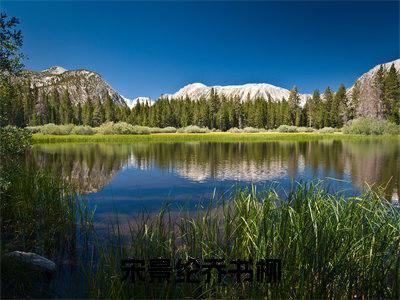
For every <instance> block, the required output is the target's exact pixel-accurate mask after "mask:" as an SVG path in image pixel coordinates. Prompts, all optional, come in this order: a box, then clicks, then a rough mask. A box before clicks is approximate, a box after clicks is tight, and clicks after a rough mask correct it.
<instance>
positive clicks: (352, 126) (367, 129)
mask: <svg viewBox="0 0 400 300" xmlns="http://www.w3.org/2000/svg"><path fill="white" fill-rule="evenodd" d="M342 131H343V133H346V134H366V135H382V134H391V135H396V134H400V126H399V125H396V124H393V123H391V122H389V121H387V120H378V119H373V118H358V119H354V120H351V121H350V122H348V123H347V124H346V125H345V126H344V127H343V129H342Z"/></svg>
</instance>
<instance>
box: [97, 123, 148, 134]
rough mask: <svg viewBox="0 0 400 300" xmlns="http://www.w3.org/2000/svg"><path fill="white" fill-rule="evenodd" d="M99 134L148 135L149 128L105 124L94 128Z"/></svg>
mask: <svg viewBox="0 0 400 300" xmlns="http://www.w3.org/2000/svg"><path fill="white" fill-rule="evenodd" d="M96 131H97V133H100V134H150V128H149V127H146V126H137V125H135V126H134V125H131V124H128V123H126V122H118V123H113V122H107V123H104V124H102V125H100V127H97V128H96Z"/></svg>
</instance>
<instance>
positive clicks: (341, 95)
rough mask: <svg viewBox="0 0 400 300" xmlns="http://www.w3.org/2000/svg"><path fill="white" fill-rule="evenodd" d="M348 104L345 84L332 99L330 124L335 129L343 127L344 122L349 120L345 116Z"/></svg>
mask: <svg viewBox="0 0 400 300" xmlns="http://www.w3.org/2000/svg"><path fill="white" fill-rule="evenodd" d="M346 104H347V97H346V88H345V87H344V85H343V84H341V85H340V86H339V89H338V91H337V92H336V93H335V95H334V96H333V99H332V105H331V110H330V122H331V126H333V127H342V125H343V120H344V119H346V120H347V116H346V115H345V107H346Z"/></svg>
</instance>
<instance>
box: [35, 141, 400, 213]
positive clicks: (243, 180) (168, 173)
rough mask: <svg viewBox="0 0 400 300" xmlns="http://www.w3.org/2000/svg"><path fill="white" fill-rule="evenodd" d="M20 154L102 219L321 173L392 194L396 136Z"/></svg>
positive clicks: (59, 148) (397, 185)
mask: <svg viewBox="0 0 400 300" xmlns="http://www.w3.org/2000/svg"><path fill="white" fill-rule="evenodd" d="M27 159H28V160H29V161H31V162H32V163H33V164H34V165H35V166H37V167H38V168H51V169H53V170H54V172H57V173H58V174H59V175H60V176H62V177H63V178H65V179H67V180H71V181H72V182H73V183H74V184H76V185H77V186H78V187H79V191H80V193H81V194H84V195H85V197H86V198H87V199H88V202H89V203H90V205H91V206H92V207H96V213H95V216H96V217H95V218H96V219H97V220H102V219H104V218H107V217H108V216H112V215H113V214H114V213H115V211H118V214H119V217H124V216H126V217H129V216H131V215H132V214H135V213H136V212H139V211H142V210H143V209H146V210H147V211H149V212H155V211H158V210H159V209H160V207H161V206H162V205H163V203H164V202H165V201H171V202H172V207H175V208H176V207H179V206H181V205H183V206H186V207H188V208H194V207H196V204H198V203H199V201H201V200H204V199H209V198H210V197H211V196H212V194H213V192H214V190H215V191H216V194H218V195H221V194H222V193H230V192H232V191H233V190H234V189H235V187H236V186H238V185H239V186H250V185H251V184H255V185H256V186H257V187H258V188H260V187H264V186H266V187H269V186H271V185H272V186H274V187H277V188H278V189H280V190H285V189H289V188H290V186H291V185H292V184H293V182H296V181H300V182H305V181H309V180H313V179H315V180H317V179H321V180H324V183H323V184H324V185H325V186H326V187H328V188H329V189H330V190H331V191H344V192H345V193H346V194H348V195H350V194H354V193H360V192H362V191H363V190H364V189H365V188H366V187H367V186H368V185H369V186H373V187H378V186H384V187H385V188H386V189H385V195H386V197H387V198H388V199H390V200H394V201H398V198H399V194H400V141H399V140H380V141H377V140H375V141H372V140H369V141H340V140H320V141H308V142H288V141H282V142H265V143H208V142H195V143H135V144H105V143H103V144H51V145H35V146H34V148H33V149H32V151H31V152H30V153H29V155H28V157H27Z"/></svg>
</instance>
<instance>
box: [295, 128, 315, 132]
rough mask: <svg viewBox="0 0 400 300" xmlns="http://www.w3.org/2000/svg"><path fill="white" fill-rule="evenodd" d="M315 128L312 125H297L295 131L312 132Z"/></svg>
mask: <svg viewBox="0 0 400 300" xmlns="http://www.w3.org/2000/svg"><path fill="white" fill-rule="evenodd" d="M314 131H315V128H312V127H297V132H314Z"/></svg>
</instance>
